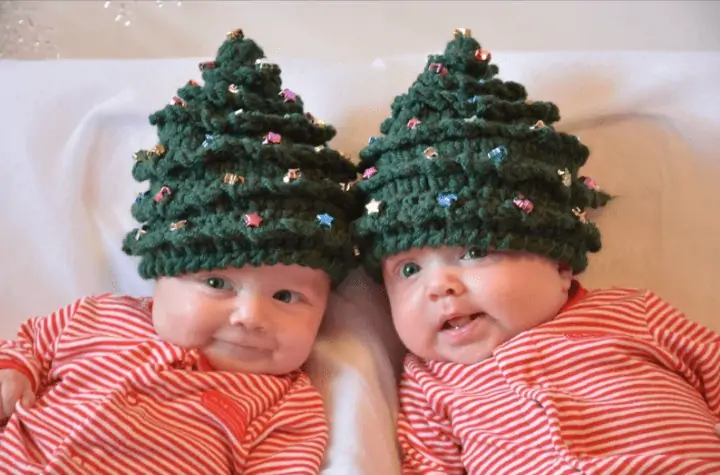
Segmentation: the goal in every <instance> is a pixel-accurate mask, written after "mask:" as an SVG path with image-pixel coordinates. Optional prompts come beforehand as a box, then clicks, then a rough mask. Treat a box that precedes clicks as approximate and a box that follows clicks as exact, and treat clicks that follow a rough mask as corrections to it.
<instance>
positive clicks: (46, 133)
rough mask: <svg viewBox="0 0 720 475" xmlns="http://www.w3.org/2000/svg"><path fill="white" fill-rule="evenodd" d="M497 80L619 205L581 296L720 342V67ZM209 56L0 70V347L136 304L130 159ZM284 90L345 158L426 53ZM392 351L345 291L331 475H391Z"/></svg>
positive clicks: (2, 65)
mask: <svg viewBox="0 0 720 475" xmlns="http://www.w3.org/2000/svg"><path fill="white" fill-rule="evenodd" d="M493 58H494V61H496V62H497V64H498V65H499V66H500V77H502V78H503V79H508V80H510V79H511V80H515V81H518V82H521V83H523V84H525V85H526V87H527V88H528V90H529V93H530V97H531V98H533V99H536V100H552V101H554V102H555V103H557V104H558V106H559V107H560V112H561V115H562V117H563V120H562V122H561V125H560V128H562V129H565V130H568V131H570V132H572V133H575V134H577V135H579V136H580V138H581V140H582V141H583V142H585V143H586V144H588V146H589V147H590V148H591V151H592V155H591V158H590V162H589V163H588V166H587V168H586V173H587V174H589V175H590V176H592V177H594V178H595V179H596V180H597V181H598V183H599V184H600V186H601V187H603V188H605V189H607V190H608V191H609V192H611V193H613V194H615V195H618V198H617V199H616V200H615V201H614V202H612V203H611V204H610V205H609V207H608V208H607V209H606V210H604V211H602V212H601V213H600V214H599V215H597V216H594V217H593V219H595V220H596V221H597V222H598V223H599V225H600V226H601V230H602V231H603V235H604V246H605V247H604V250H603V251H602V253H601V254H600V255H597V256H594V257H593V258H592V260H591V267H590V269H589V270H588V271H587V273H586V274H585V275H584V276H582V280H583V282H584V283H585V284H586V285H588V286H591V287H592V286H601V285H602V286H605V285H632V286H639V287H643V286H644V287H649V288H652V289H653V290H655V291H656V292H657V293H658V294H659V295H661V296H662V297H664V298H666V299H668V300H669V301H670V302H672V303H674V304H675V305H677V306H678V307H680V308H681V309H683V310H685V311H686V313H687V314H688V316H689V317H690V318H692V319H694V320H697V321H699V322H702V323H704V324H706V325H707V326H709V327H711V328H714V329H715V330H718V331H720V317H719V316H718V312H720V292H718V291H717V290H716V285H717V284H716V282H720V270H718V269H719V268H720V267H719V266H718V264H719V263H720V239H719V238H718V236H720V222H719V219H718V218H719V217H720V211H718V210H719V209H720V193H718V192H716V191H715V190H714V189H715V187H716V186H717V185H718V183H720V157H719V156H718V150H720V100H719V99H718V92H717V87H718V84H720V54H718V53H646V52H638V53H618V52H612V53H517V52H515V53H503V52H500V51H494V52H493ZM206 59H208V58H197V59H182V60H140V61H60V62H48V63H42V62H39V63H33V62H13V61H4V62H0V78H2V88H0V104H2V111H1V112H0V114H1V115H0V117H2V119H1V120H2V122H1V125H2V127H0V180H1V181H0V200H2V204H3V206H2V208H1V209H0V263H1V267H0V269H1V271H0V305H1V307H0V308H2V319H1V320H0V337H2V338H9V337H12V336H13V335H14V332H15V330H16V328H17V326H18V325H19V323H20V322H21V321H23V320H24V319H26V318H27V317H29V316H32V315H35V314H45V313H48V312H50V311H52V310H54V309H55V308H57V307H58V306H60V305H63V304H66V303H68V302H70V301H71V300H73V299H75V298H77V297H80V296H82V295H85V294H90V293H96V292H104V291H109V290H112V291H118V292H127V293H130V294H145V293H148V292H149V291H150V289H151V287H150V284H149V283H147V282H143V281H141V280H140V279H139V277H138V276H137V274H136V271H135V263H134V262H133V261H131V260H130V259H128V258H127V257H125V256H124V255H123V254H122V253H121V251H120V241H121V239H122V236H123V234H124V232H125V231H126V230H127V229H130V228H131V226H133V222H132V218H131V216H130V213H129V209H130V205H131V203H132V202H133V200H134V198H135V195H136V194H137V193H138V192H139V191H143V190H144V186H143V185H142V184H137V183H135V182H134V181H133V180H132V178H131V176H130V169H131V166H132V158H131V157H132V153H133V152H134V151H136V150H137V149H139V148H143V147H148V146H151V145H153V144H154V143H155V135H154V134H155V131H154V129H153V128H151V127H150V126H149V125H148V122H147V116H148V114H149V113H150V112H152V111H154V110H156V109H157V108H159V107H161V106H162V105H163V104H165V103H167V101H168V100H169V99H170V98H171V97H172V96H173V95H174V93H175V90H176V88H178V87H180V86H182V85H183V84H184V83H185V82H187V80H188V79H191V78H194V79H196V80H199V73H198V71H197V66H196V65H197V63H198V62H199V61H202V60H206ZM271 59H273V60H274V61H277V62H278V63H280V64H281V66H282V68H283V71H284V72H283V78H284V85H285V86H287V87H289V88H291V89H293V90H294V91H297V92H298V93H299V94H300V95H301V96H302V97H303V99H304V101H305V103H306V105H307V106H308V109H309V110H310V111H312V112H313V114H314V115H316V116H317V117H319V118H322V119H323V120H326V121H328V122H329V123H331V124H333V125H335V126H336V127H337V128H338V129H339V135H338V138H337V139H336V140H335V141H334V143H333V145H335V146H336V147H338V148H340V149H341V150H345V151H346V152H348V153H350V154H351V155H356V153H357V151H358V150H359V149H360V148H361V147H362V146H363V145H364V144H365V143H367V138H368V137H369V136H370V135H375V134H377V130H378V126H379V123H380V122H381V120H382V119H384V118H385V117H386V115H387V114H388V111H389V105H390V103H391V101H392V99H393V97H394V96H395V95H396V94H398V93H401V92H404V91H405V90H407V88H408V87H409V85H410V83H411V82H412V81H413V80H414V78H415V77H416V76H417V74H419V73H420V72H421V69H422V68H423V65H424V63H425V57H424V55H410V56H398V57H387V58H380V59H377V60H375V61H374V62H372V63H369V62H354V63H353V62H347V61H346V62H344V63H343V64H338V63H334V62H322V61H315V60H310V59H299V58H294V59H288V58H282V57H276V58H271ZM400 354H401V350H400V348H399V346H398V344H397V340H396V338H395V337H394V334H393V331H392V326H391V325H390V322H389V317H388V315H387V309H386V307H385V306H384V301H383V297H382V294H381V292H380V290H379V289H378V288H377V287H375V286H373V285H372V284H369V283H368V282H366V281H363V280H359V277H358V274H356V275H353V276H352V277H351V278H350V279H348V281H347V283H346V285H345V286H344V287H343V288H342V289H341V292H340V294H339V295H337V296H336V297H335V299H334V301H333V306H332V312H331V315H330V316H329V319H328V322H327V324H326V327H325V328H324V333H323V338H322V339H321V341H320V342H319V344H318V348H317V351H316V354H315V357H314V359H313V366H312V367H313V374H314V377H315V379H316V381H317V382H318V384H319V385H320V386H321V389H322V390H323V391H324V392H325V394H326V395H327V398H328V406H329V410H330V412H331V417H332V420H333V425H334V427H333V429H334V433H333V439H332V448H331V450H330V452H329V454H328V470H327V472H326V473H338V474H348V475H350V474H353V473H358V474H360V473H364V474H378V473H382V474H392V473H396V472H397V461H396V459H394V458H393V456H394V454H393V448H392V447H393V444H394V439H393V421H394V414H395V410H396V401H395V396H394V383H395V379H394V377H395V374H394V370H395V369H396V368H397V363H398V361H399V357H400Z"/></svg>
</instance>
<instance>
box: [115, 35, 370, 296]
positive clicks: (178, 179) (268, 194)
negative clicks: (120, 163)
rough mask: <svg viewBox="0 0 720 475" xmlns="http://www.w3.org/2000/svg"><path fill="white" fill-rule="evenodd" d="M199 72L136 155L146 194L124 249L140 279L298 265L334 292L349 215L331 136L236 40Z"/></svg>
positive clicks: (274, 70) (240, 38) (350, 173)
mask: <svg viewBox="0 0 720 475" xmlns="http://www.w3.org/2000/svg"><path fill="white" fill-rule="evenodd" d="M199 68H200V71H201V72H202V79H203V82H204V84H203V85H200V84H199V83H197V82H195V81H193V80H191V81H189V82H188V83H187V84H186V85H184V86H183V87H181V88H179V89H178V90H177V95H176V96H175V97H173V98H172V100H171V101H170V103H169V104H168V105H167V106H165V107H164V108H163V109H161V110H159V111H157V112H155V113H153V114H152V115H150V123H151V124H152V125H154V126H156V128H157V132H158V140H159V142H158V144H157V145H156V146H154V147H152V148H151V149H149V150H140V151H139V152H137V153H136V154H135V160H136V161H135V164H134V166H133V171H132V174H133V177H134V178H135V180H137V181H139V182H145V181H147V182H149V189H148V190H147V191H146V192H145V193H141V194H140V195H138V197H137V199H136V201H135V203H134V204H133V205H132V215H133V217H134V218H135V219H136V220H137V221H138V222H139V223H141V225H140V226H139V227H138V228H136V229H133V230H132V231H130V232H129V233H128V234H127V235H126V236H125V239H124V241H123V251H124V252H125V253H126V254H128V255H131V256H140V264H139V273H140V275H141V276H142V277H143V278H157V277H159V276H178V275H181V274H184V273H192V272H198V271H202V270H206V271H207V270H213V269H221V268H226V267H243V266H245V265H252V266H259V265H274V264H299V265H303V266H308V267H311V268H314V269H320V270H323V271H325V272H327V274H328V275H329V276H330V277H331V279H332V282H333V284H334V285H336V284H337V283H339V282H340V281H341V280H342V279H343V278H344V276H345V275H346V273H347V272H348V271H349V270H350V269H351V268H352V267H353V266H355V265H356V258H355V253H354V249H353V243H352V237H351V234H350V225H351V222H352V219H353V217H354V215H353V213H354V210H355V209H356V207H357V204H356V202H355V199H354V192H353V191H350V189H351V188H350V187H349V186H348V184H349V183H350V182H352V181H354V180H355V179H356V177H357V168H356V166H355V165H354V164H353V163H352V162H351V161H350V159H349V157H347V156H345V155H344V154H342V153H340V152H338V151H336V150H333V149H332V148H330V147H329V146H328V145H327V143H328V142H329V141H331V140H332V139H333V138H334V136H335V135H336V130H335V129H334V128H333V127H332V126H331V125H329V124H325V123H324V122H323V121H321V120H318V119H316V118H315V117H313V115H312V114H311V113H309V112H307V111H305V108H304V104H303V100H302V98H301V97H300V95H298V94H296V93H294V92H293V91H291V90H289V89H286V88H283V87H282V79H281V69H280V67H279V66H278V65H276V64H273V63H270V62H269V61H268V60H267V59H266V58H265V54H264V52H263V50H262V48H261V47H260V46H259V45H258V44H257V43H256V42H255V41H253V40H252V39H249V38H246V37H245V36H244V34H243V32H242V31H241V30H236V31H233V32H231V33H229V34H228V35H227V38H226V40H225V41H224V42H223V44H222V45H221V46H220V48H219V49H218V52H217V55H216V58H215V60H214V61H208V62H204V63H201V64H200V65H199Z"/></svg>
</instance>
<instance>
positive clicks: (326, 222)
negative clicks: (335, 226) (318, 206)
mask: <svg viewBox="0 0 720 475" xmlns="http://www.w3.org/2000/svg"><path fill="white" fill-rule="evenodd" d="M317 219H318V222H319V223H320V226H327V227H328V228H329V227H331V226H332V222H333V221H334V220H335V218H333V217H332V216H330V215H329V214H327V213H323V214H319V215H317Z"/></svg>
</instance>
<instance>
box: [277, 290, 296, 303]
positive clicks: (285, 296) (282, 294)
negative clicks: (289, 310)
mask: <svg viewBox="0 0 720 475" xmlns="http://www.w3.org/2000/svg"><path fill="white" fill-rule="evenodd" d="M273 298H274V299H276V300H279V301H281V302H285V303H293V302H297V301H298V300H300V294H298V293H297V292H292V291H290V290H278V291H277V292H275V295H273Z"/></svg>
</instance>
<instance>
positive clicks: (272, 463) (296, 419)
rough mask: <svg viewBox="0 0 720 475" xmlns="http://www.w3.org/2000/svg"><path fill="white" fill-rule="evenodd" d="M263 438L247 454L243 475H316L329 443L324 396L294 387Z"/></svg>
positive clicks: (270, 422)
mask: <svg viewBox="0 0 720 475" xmlns="http://www.w3.org/2000/svg"><path fill="white" fill-rule="evenodd" d="M264 434H265V437H264V438H263V439H262V440H261V441H260V442H259V443H258V444H257V445H255V446H254V447H253V448H252V449H251V451H250V453H249V454H248V460H247V465H246V467H245V471H244V472H243V473H244V475H257V474H263V475H281V474H283V475H290V474H293V475H317V474H318V473H320V466H321V465H322V462H323V457H324V455H325V449H326V447H327V444H328V439H329V428H328V422H327V419H326V416H325V406H324V403H323V400H322V396H320V394H319V393H318V392H317V390H316V389H315V388H313V387H312V386H299V387H298V386H296V387H293V388H292V389H291V390H290V392H289V393H288V394H287V395H286V396H285V398H284V399H283V401H282V402H281V405H280V408H279V409H278V410H277V412H275V413H274V414H273V415H272V417H271V418H270V420H269V421H268V425H267V428H266V429H265V432H264Z"/></svg>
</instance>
